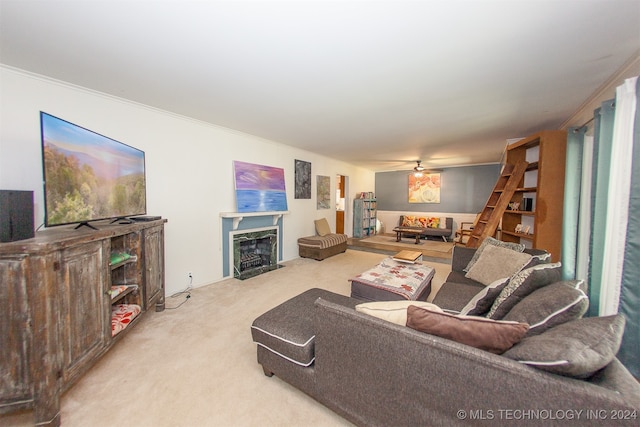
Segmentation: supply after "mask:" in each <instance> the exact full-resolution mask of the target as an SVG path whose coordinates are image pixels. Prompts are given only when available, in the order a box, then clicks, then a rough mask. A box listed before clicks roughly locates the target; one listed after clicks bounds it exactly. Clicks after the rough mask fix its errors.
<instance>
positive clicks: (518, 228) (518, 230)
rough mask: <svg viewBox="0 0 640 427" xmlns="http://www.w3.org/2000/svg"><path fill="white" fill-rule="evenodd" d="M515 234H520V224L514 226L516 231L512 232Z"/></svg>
mask: <svg viewBox="0 0 640 427" xmlns="http://www.w3.org/2000/svg"><path fill="white" fill-rule="evenodd" d="M514 231H515V232H516V233H522V224H518V225H516V229H515V230H514Z"/></svg>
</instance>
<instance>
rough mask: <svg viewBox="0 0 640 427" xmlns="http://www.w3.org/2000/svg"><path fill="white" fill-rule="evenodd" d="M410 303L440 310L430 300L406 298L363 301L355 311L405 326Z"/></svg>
mask: <svg viewBox="0 0 640 427" xmlns="http://www.w3.org/2000/svg"><path fill="white" fill-rule="evenodd" d="M410 305H414V306H416V307H422V308H428V309H430V310H433V311H439V312H441V311H442V309H440V307H438V306H437V305H435V304H432V303H430V302H426V301H407V300H403V301H375V302H365V303H362V304H358V305H356V311H359V312H361V313H365V314H368V315H370V316H373V317H377V318H378V319H382V320H386V321H387V322H391V323H395V324H396V325H401V326H405V325H406V324H407V307H409V306H410Z"/></svg>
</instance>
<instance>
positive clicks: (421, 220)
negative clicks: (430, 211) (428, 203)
mask: <svg viewBox="0 0 640 427" xmlns="http://www.w3.org/2000/svg"><path fill="white" fill-rule="evenodd" d="M427 221H428V220H427V218H425V217H423V216H421V217H420V218H418V220H417V221H416V227H422V228H425V227H426V226H427Z"/></svg>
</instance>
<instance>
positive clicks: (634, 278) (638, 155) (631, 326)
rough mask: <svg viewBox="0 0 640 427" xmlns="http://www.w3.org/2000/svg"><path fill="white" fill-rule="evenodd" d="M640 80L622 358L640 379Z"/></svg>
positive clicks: (623, 300) (623, 290) (639, 83)
mask: <svg viewBox="0 0 640 427" xmlns="http://www.w3.org/2000/svg"><path fill="white" fill-rule="evenodd" d="M638 94H640V79H638V78H636V81H635V95H636V109H635V117H634V128H633V134H632V136H631V138H632V141H633V147H632V150H631V158H632V161H631V171H630V176H631V185H630V187H629V200H628V206H629V209H628V218H629V219H628V224H627V239H626V243H625V248H624V261H623V266H622V285H621V291H620V307H619V312H620V313H621V314H622V315H624V317H625V318H626V320H627V323H626V326H625V330H624V336H623V337H622V345H621V347H620V351H619V352H618V358H619V359H620V361H621V362H622V363H623V364H624V365H625V366H627V368H628V369H629V371H631V373H632V374H633V375H635V377H636V378H640V108H638V107H637V102H638Z"/></svg>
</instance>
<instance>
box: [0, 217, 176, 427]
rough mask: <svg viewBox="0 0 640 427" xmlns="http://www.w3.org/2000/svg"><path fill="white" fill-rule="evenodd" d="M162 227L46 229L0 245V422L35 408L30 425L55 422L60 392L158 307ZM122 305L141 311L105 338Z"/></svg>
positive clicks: (103, 225)
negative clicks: (5, 416)
mask: <svg viewBox="0 0 640 427" xmlns="http://www.w3.org/2000/svg"><path fill="white" fill-rule="evenodd" d="M165 222H166V220H163V219H161V220H157V221H149V222H136V223H132V224H126V225H121V224H109V221H101V222H94V223H93V225H94V226H96V227H97V228H98V230H91V229H89V228H86V227H83V228H81V229H77V230H74V229H73V226H63V227H53V228H50V229H47V230H45V231H41V232H38V233H36V236H35V237H34V238H32V239H27V240H21V241H16V242H11V243H0V283H1V284H2V286H1V287H0V336H1V337H2V345H1V346H0V378H2V382H0V415H1V414H5V413H9V412H13V411H15V410H23V409H33V410H34V418H35V424H37V425H50V426H58V425H60V395H61V394H62V393H63V392H64V391H65V390H67V389H68V388H69V387H71V385H72V384H74V383H75V381H77V380H78V379H79V378H80V377H81V376H82V375H83V374H84V373H85V372H87V370H88V369H89V368H90V367H91V366H93V365H94V364H95V363H96V362H97V361H98V360H99V359H100V358H101V357H102V355H103V354H104V353H105V352H106V351H107V350H109V348H111V346H113V345H114V344H115V343H116V342H117V341H118V340H119V339H120V338H122V336H123V335H125V334H126V333H127V332H128V331H130V330H131V328H132V327H133V326H135V325H136V323H137V322H138V321H139V320H140V318H141V317H142V316H143V315H144V314H145V312H146V311H147V310H149V309H151V308H155V310H156V311H162V310H164V223H165ZM113 254H117V255H120V256H114V257H112V255H113ZM122 254H125V255H122ZM120 258H122V259H120ZM125 258H126V259H125ZM115 285H120V287H119V288H118V290H119V291H121V293H120V294H118V295H117V296H114V297H113V298H112V294H115V292H112V291H113V289H115V288H112V286H115ZM120 305H123V306H124V307H134V308H135V306H139V307H140V314H139V315H138V316H137V317H136V318H135V319H133V321H132V322H131V323H130V324H129V325H128V326H127V328H126V329H123V330H121V331H120V332H118V333H117V334H116V335H112V326H111V320H112V319H111V317H112V309H113V308H115V307H118V306H120Z"/></svg>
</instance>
